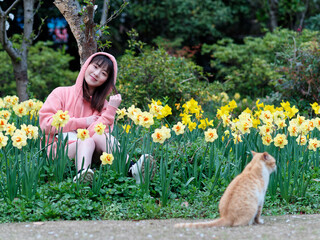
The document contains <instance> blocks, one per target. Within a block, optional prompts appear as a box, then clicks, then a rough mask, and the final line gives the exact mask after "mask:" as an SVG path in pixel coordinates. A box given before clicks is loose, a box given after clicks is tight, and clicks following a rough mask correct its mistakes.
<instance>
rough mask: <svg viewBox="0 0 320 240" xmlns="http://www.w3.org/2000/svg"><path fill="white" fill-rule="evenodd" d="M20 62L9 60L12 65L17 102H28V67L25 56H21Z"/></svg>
mask: <svg viewBox="0 0 320 240" xmlns="http://www.w3.org/2000/svg"><path fill="white" fill-rule="evenodd" d="M22 58H23V59H21V61H19V60H18V61H16V60H13V59H11V61H12V65H13V72H14V78H15V79H16V84H17V94H18V97H19V101H20V102H23V101H25V100H28V93H27V86H28V71H27V69H28V66H27V58H26V56H24V57H23V56H22Z"/></svg>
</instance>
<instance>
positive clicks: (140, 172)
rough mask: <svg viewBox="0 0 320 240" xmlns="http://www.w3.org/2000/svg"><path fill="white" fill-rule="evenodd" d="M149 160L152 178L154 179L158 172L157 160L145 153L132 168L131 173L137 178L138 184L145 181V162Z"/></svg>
mask: <svg viewBox="0 0 320 240" xmlns="http://www.w3.org/2000/svg"><path fill="white" fill-rule="evenodd" d="M147 160H149V172H150V173H151V176H150V180H152V179H153V177H154V175H155V173H156V161H155V160H154V158H153V157H152V156H151V155H149V154H143V155H142V156H141V157H140V159H139V160H138V162H136V163H135V164H134V165H133V166H132V167H131V168H130V170H131V173H132V176H133V178H134V179H135V180H136V183H137V184H140V183H141V180H142V182H144V176H145V175H144V174H145V173H144V171H145V164H144V162H145V161H147Z"/></svg>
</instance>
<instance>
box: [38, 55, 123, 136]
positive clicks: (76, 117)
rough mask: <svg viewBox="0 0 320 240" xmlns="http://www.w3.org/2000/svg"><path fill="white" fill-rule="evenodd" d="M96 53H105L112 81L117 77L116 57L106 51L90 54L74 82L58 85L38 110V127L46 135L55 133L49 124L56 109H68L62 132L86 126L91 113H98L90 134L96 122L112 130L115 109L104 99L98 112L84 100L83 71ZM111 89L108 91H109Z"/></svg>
mask: <svg viewBox="0 0 320 240" xmlns="http://www.w3.org/2000/svg"><path fill="white" fill-rule="evenodd" d="M96 55H106V56H107V57H108V58H109V59H110V60H111V61H112V62H113V66H114V83H116V79H117V71H118V67H117V62H116V59H115V58H114V57H113V56H112V55H111V54H108V53H104V52H98V53H95V54H93V55H91V56H90V57H89V58H88V59H87V60H86V61H85V63H84V64H83V66H82V67H81V70H80V73H79V75H78V77H77V80H76V84H75V85H73V86H68V87H58V88H56V89H54V90H53V91H52V92H51V93H50V94H49V96H48V98H47V100H46V101H45V103H44V104H43V106H42V108H41V109H40V111H39V122H40V128H41V129H42V130H43V131H45V133H46V135H48V134H49V132H50V135H51V137H52V136H53V134H55V133H57V132H56V129H55V128H54V127H52V126H51V123H52V120H53V118H52V117H53V115H54V114H56V112H57V111H58V110H62V111H68V114H69V116H70V119H69V121H68V123H67V124H66V125H65V126H64V128H63V132H70V131H73V130H77V129H79V128H83V129H84V128H86V127H87V124H86V123H87V120H86V117H89V116H92V115H98V116H99V118H98V120H97V121H96V122H94V123H92V124H91V125H90V126H89V127H88V130H89V133H90V136H92V135H93V134H94V133H95V132H94V127H95V125H96V124H98V123H103V124H104V125H106V126H107V127H106V130H105V131H106V132H109V127H110V129H111V130H112V129H113V124H114V118H115V115H116V111H117V109H116V108H115V107H113V106H110V105H109V104H108V101H107V100H106V101H105V103H104V107H103V109H102V111H101V112H100V113H99V112H98V111H95V110H93V109H92V108H91V106H90V103H89V102H87V101H86V100H84V98H83V90H82V84H83V81H84V73H85V71H86V69H87V67H88V65H89V63H90V61H91V59H92V58H93V57H94V56H96ZM111 91H112V89H110V91H109V92H108V94H109V93H111Z"/></svg>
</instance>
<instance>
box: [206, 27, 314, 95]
mask: <svg viewBox="0 0 320 240" xmlns="http://www.w3.org/2000/svg"><path fill="white" fill-rule="evenodd" d="M317 34H318V33H317V32H312V31H303V32H302V33H298V32H294V31H291V30H288V29H278V30H276V31H274V32H273V33H270V32H268V33H267V34H266V35H265V36H264V37H263V38H254V37H246V38H245V39H244V43H243V44H236V43H234V42H233V40H231V39H222V40H220V41H219V42H218V43H217V44H213V45H207V44H204V45H203V48H202V53H203V54H211V56H212V61H211V66H212V67H213V68H214V69H215V70H216V76H215V79H216V80H219V81H221V82H224V85H225V88H226V90H227V91H228V90H230V91H231V92H232V93H234V91H238V92H239V93H240V94H243V95H249V96H251V97H253V98H255V97H260V96H265V95H267V94H269V93H271V92H272V91H273V90H274V86H273V84H272V80H274V79H279V78H280V77H281V76H282V74H281V73H279V72H277V69H276V68H275V67H274V63H275V62H276V61H277V53H279V52H282V51H283V49H284V48H285V47H286V46H290V45H292V44H293V38H296V37H297V36H298V35H299V38H296V39H297V44H298V45H300V44H302V43H304V42H308V41H310V40H311V39H312V38H313V37H314V36H316V35H317Z"/></svg>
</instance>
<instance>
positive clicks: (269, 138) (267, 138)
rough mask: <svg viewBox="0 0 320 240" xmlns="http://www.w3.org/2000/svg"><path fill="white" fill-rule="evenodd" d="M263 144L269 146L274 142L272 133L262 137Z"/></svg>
mask: <svg viewBox="0 0 320 240" xmlns="http://www.w3.org/2000/svg"><path fill="white" fill-rule="evenodd" d="M261 139H262V143H263V145H266V146H269V145H270V144H271V143H272V142H273V139H272V136H271V135H270V134H266V135H263V136H262V137H261Z"/></svg>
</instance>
